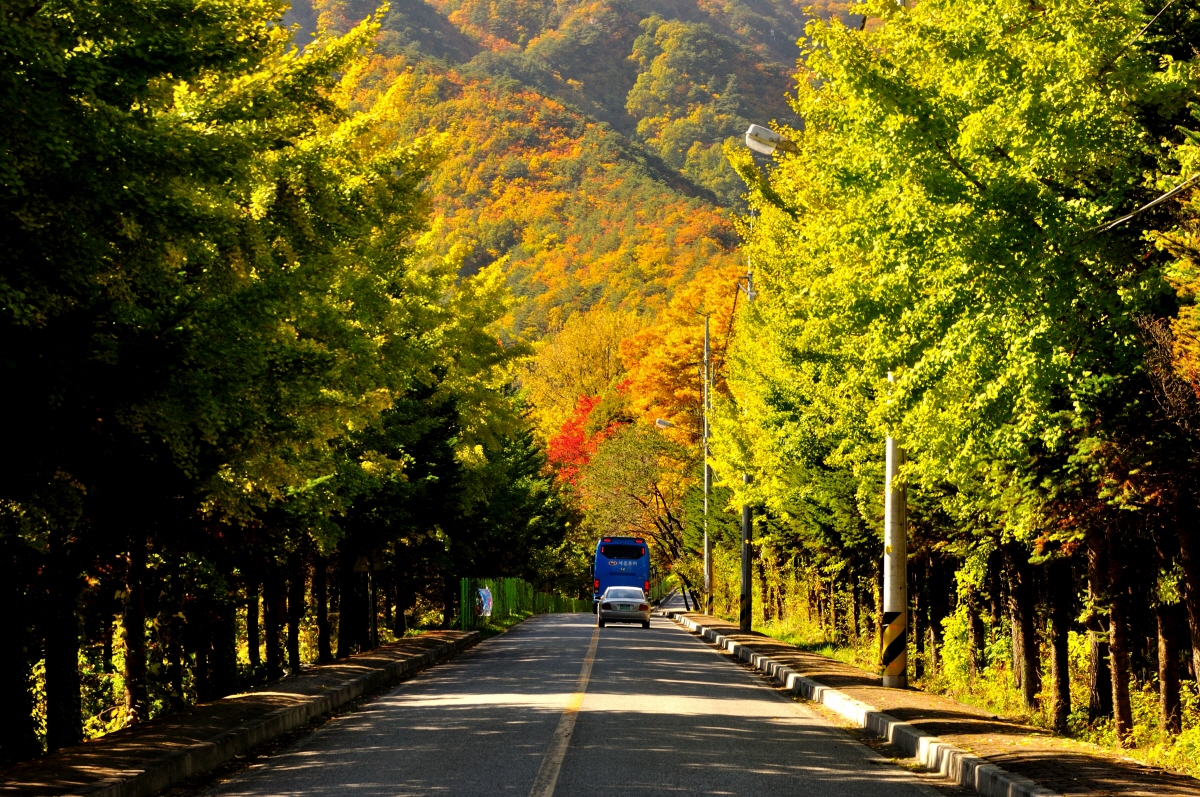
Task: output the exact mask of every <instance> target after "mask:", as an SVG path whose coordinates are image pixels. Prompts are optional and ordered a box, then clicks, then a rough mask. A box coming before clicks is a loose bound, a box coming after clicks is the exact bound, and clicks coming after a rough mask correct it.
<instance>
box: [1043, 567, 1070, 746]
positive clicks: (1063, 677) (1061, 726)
mask: <svg viewBox="0 0 1200 797" xmlns="http://www.w3.org/2000/svg"><path fill="white" fill-rule="evenodd" d="M1050 580H1051V582H1052V585H1051V588H1050V590H1049V592H1050V600H1051V601H1053V603H1052V605H1051V607H1050V651H1051V658H1050V665H1051V672H1052V673H1053V676H1054V707H1053V717H1054V728H1055V730H1057V731H1059V732H1060V733H1061V732H1066V730H1067V720H1068V719H1069V718H1070V716H1071V672H1070V650H1069V647H1068V640H1069V637H1068V634H1069V632H1070V630H1071V614H1072V611H1071V610H1072V609H1073V608H1074V607H1073V605H1072V604H1073V600H1072V599H1073V597H1074V595H1075V579H1074V577H1073V574H1072V572H1071V563H1070V562H1069V561H1067V560H1065V559H1060V560H1058V561H1056V562H1055V563H1054V564H1053V565H1052V566H1051V577H1050Z"/></svg>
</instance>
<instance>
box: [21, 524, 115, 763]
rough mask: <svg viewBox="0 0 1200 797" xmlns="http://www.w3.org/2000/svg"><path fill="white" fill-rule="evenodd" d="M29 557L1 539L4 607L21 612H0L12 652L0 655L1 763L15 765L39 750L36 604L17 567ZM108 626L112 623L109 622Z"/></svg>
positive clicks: (40, 749)
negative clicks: (35, 712)
mask: <svg viewBox="0 0 1200 797" xmlns="http://www.w3.org/2000/svg"><path fill="white" fill-rule="evenodd" d="M24 556H28V554H27V553H26V552H25V551H12V550H10V549H9V546H8V545H7V544H5V543H4V542H0V557H2V558H0V563H2V565H3V569H2V570H0V592H2V597H0V600H2V601H3V605H5V606H20V607H22V608H23V609H24V611H22V612H15V611H5V612H0V639H3V640H5V642H6V643H7V644H9V645H11V648H10V650H11V652H10V653H8V654H7V655H4V656H0V684H4V688H3V689H0V766H6V765H8V764H15V763H17V762H18V761H25V760H28V759H30V758H33V757H34V756H36V755H38V754H39V753H40V752H41V751H42V747H41V744H39V743H38V739H37V734H36V733H35V732H34V726H33V692H32V690H31V689H30V686H31V685H32V682H33V678H32V664H33V661H32V660H33V659H37V658H39V656H38V654H37V653H34V652H33V651H34V650H35V649H36V645H35V644H34V640H33V638H32V636H33V635H32V634H31V633H30V631H31V625H33V624H34V623H36V622H37V620H36V619H34V618H35V616H36V613H37V612H36V609H35V608H34V607H35V606H36V604H35V603H34V602H33V601H32V600H31V599H30V598H31V596H30V595H29V589H28V588H29V584H28V581H27V580H26V578H23V577H22V575H23V574H22V570H23V568H18V567H16V564H17V562H18V561H19V558H18V557H24ZM37 608H41V607H40V606H39V607H37ZM109 627H110V628H111V627H112V625H111V623H110V624H109Z"/></svg>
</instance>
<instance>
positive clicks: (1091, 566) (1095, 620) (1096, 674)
mask: <svg viewBox="0 0 1200 797" xmlns="http://www.w3.org/2000/svg"><path fill="white" fill-rule="evenodd" d="M1087 557H1088V560H1087V561H1088V617H1087V622H1086V626H1087V629H1088V641H1089V642H1090V647H1091V650H1090V663H1091V667H1090V668H1089V671H1088V696H1089V701H1088V722H1090V723H1095V722H1097V721H1099V720H1102V719H1106V718H1108V717H1111V716H1112V713H1113V710H1112V673H1110V672H1109V667H1108V629H1107V628H1106V627H1105V624H1104V620H1105V617H1104V615H1105V613H1106V612H1105V611H1104V609H1103V607H1104V604H1105V599H1106V598H1107V596H1108V589H1107V584H1108V556H1107V552H1106V550H1105V541H1104V535H1102V534H1099V533H1096V532H1093V533H1092V534H1091V535H1090V536H1089V537H1088V550H1087Z"/></svg>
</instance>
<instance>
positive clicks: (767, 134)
mask: <svg viewBox="0 0 1200 797" xmlns="http://www.w3.org/2000/svg"><path fill="white" fill-rule="evenodd" d="M746 146H747V147H749V148H750V149H752V150H754V151H755V152H757V153H759V154H760V155H774V154H775V151H776V150H782V151H783V152H787V153H790V154H792V155H795V154H797V153H798V152H800V149H799V148H798V147H797V146H796V145H795V144H793V143H792V142H791V141H789V140H788V139H786V138H784V137H783V136H781V135H779V134H778V133H776V132H775V131H774V130H771V129H770V128H768V127H763V126H762V125H750V128H749V129H748V130H746Z"/></svg>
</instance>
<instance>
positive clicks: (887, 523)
mask: <svg viewBox="0 0 1200 797" xmlns="http://www.w3.org/2000/svg"><path fill="white" fill-rule="evenodd" d="M888 378H889V380H890V378H891V374H889V375H888ZM903 464H904V450H903V449H902V448H900V446H899V445H898V444H897V443H896V441H895V439H894V438H892V437H888V439H887V467H886V474H887V476H886V478H887V484H885V485H884V503H883V640H882V642H883V645H882V664H883V685H884V686H887V687H893V688H897V689H903V688H904V687H906V686H908V490H907V489H906V488H905V486H904V484H903V483H902V482H900V480H899V478H898V474H899V472H900V466H901V465H903Z"/></svg>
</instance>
